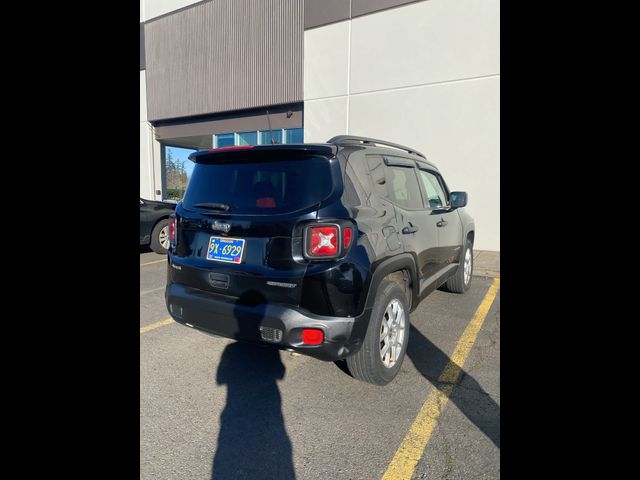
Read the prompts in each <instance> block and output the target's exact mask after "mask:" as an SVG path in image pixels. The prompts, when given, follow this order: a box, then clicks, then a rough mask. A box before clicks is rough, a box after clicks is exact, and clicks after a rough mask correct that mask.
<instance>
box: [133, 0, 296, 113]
mask: <svg viewBox="0 0 640 480" xmlns="http://www.w3.org/2000/svg"><path fill="white" fill-rule="evenodd" d="M303 5H304V3H303V2H302V1H301V0H216V1H209V2H204V3H199V4H197V5H195V6H193V7H191V8H187V9H185V10H181V11H178V12H175V13H173V14H171V15H168V16H164V17H161V18H157V19H154V20H151V21H147V22H146V23H145V26H144V35H145V60H146V71H147V77H146V78H147V93H148V97H147V98H148V102H147V107H148V118H149V120H152V121H155V120H163V119H174V118H180V117H189V116H194V115H205V114H212V113H218V112H226V111H232V110H241V109H249V108H255V107H263V106H269V105H279V104H287V103H295V102H300V101H302V90H303V88H302V73H303V66H302V53H303V47H302V45H303V42H302V41H303Z"/></svg>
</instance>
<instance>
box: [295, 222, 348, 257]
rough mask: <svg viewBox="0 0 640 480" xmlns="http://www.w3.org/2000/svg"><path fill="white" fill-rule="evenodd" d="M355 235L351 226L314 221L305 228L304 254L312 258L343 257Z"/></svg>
mask: <svg viewBox="0 0 640 480" xmlns="http://www.w3.org/2000/svg"><path fill="white" fill-rule="evenodd" d="M352 236H353V229H352V227H350V226H341V225H340V224H338V223H312V224H311V225H308V226H307V227H306V228H305V233H304V256H305V257H306V258H308V259H311V260H316V259H317V260H330V259H334V258H339V257H342V256H343V255H344V254H345V253H346V251H347V249H348V248H349V245H350V244H351V239H352Z"/></svg>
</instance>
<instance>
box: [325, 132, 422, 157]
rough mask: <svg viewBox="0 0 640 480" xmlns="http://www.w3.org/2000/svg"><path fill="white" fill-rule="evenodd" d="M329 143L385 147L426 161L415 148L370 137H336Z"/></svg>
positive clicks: (328, 141)
mask: <svg viewBox="0 0 640 480" xmlns="http://www.w3.org/2000/svg"><path fill="white" fill-rule="evenodd" d="M327 143H332V144H334V145H345V144H347V145H349V144H353V143H362V144H363V145H374V144H378V145H385V146H387V147H393V148H399V149H400V150H404V151H406V152H409V153H414V154H416V155H419V156H420V157H422V158H424V159H426V158H427V157H425V156H424V155H423V154H422V153H420V152H418V151H417V150H414V149H413V148H409V147H405V146H404V145H399V144H397V143H391V142H386V141H384V140H378V139H376V138H368V137H355V136H353V135H336V136H335V137H333V138H330V139H329V140H327Z"/></svg>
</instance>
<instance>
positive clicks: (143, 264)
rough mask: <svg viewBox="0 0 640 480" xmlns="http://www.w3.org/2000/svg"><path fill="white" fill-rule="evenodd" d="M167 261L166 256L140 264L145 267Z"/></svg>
mask: <svg viewBox="0 0 640 480" xmlns="http://www.w3.org/2000/svg"><path fill="white" fill-rule="evenodd" d="M166 261H167V259H166V258H165V259H164V260H154V261H153V262H147V263H141V264H140V266H141V267H144V266H145V265H153V264H154V263H162V262H166Z"/></svg>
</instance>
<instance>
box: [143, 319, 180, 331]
mask: <svg viewBox="0 0 640 480" xmlns="http://www.w3.org/2000/svg"><path fill="white" fill-rule="evenodd" d="M171 323H173V318H167V319H166V320H162V321H160V322H156V323H152V324H151V325H147V326H146V327H142V328H141V329H140V333H144V332H148V331H149V330H153V329H155V328H158V327H164V326H165V325H169V324H171Z"/></svg>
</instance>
